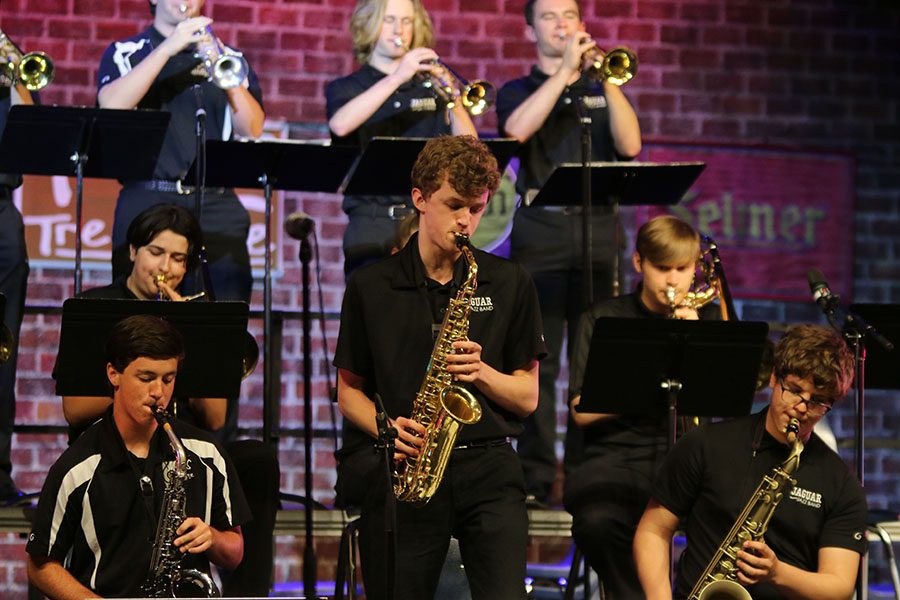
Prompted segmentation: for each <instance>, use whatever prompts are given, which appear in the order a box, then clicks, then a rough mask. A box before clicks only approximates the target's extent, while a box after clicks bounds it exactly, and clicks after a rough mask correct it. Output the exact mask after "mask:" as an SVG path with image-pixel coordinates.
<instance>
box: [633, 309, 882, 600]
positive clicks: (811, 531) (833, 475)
mask: <svg viewBox="0 0 900 600" xmlns="http://www.w3.org/2000/svg"><path fill="white" fill-rule="evenodd" d="M852 378H853V357H852V355H851V353H850V351H849V349H848V348H847V346H846V344H845V343H844V341H843V340H842V339H841V337H840V336H839V335H838V334H836V333H835V332H834V331H832V330H831V329H828V328H825V327H821V326H817V325H795V326H792V327H791V328H789V329H788V330H787V332H786V333H785V334H784V336H783V337H782V338H781V339H780V340H779V341H778V343H777V344H776V346H775V353H774V367H773V370H772V374H771V376H770V380H769V387H770V388H771V399H770V402H769V405H768V406H767V407H766V408H765V409H764V410H762V411H761V412H759V413H757V414H754V415H750V416H747V417H741V418H737V419H733V420H730V421H723V422H720V423H714V424H711V425H705V426H701V427H700V428H698V429H695V430H694V431H692V432H690V433H688V434H686V435H685V436H684V437H683V438H681V440H679V441H678V443H677V444H676V445H675V449H674V450H673V452H672V453H671V454H670V455H669V457H668V458H667V459H666V463H665V465H664V466H663V469H662V471H661V472H660V474H659V476H658V477H657V479H656V481H655V482H654V485H653V490H652V498H651V500H650V502H649V503H648V505H647V508H646V510H645V512H644V515H643V517H642V518H641V521H640V524H639V525H638V528H637V532H636V534H635V539H634V558H635V562H636V564H637V569H638V574H639V576H640V580H641V585H642V586H643V590H644V592H645V593H646V597H647V598H649V599H651V600H656V599H659V598H672V597H674V598H691V599H692V600H693V599H696V598H700V599H704V598H706V597H708V595H709V593H710V591H709V590H707V587H708V586H709V585H710V584H709V582H711V581H712V580H714V579H721V580H723V581H732V582H734V583H735V584H736V585H729V584H715V585H724V586H725V587H727V588H729V589H728V591H724V594H725V595H724V596H716V597H725V598H755V599H760V598H765V599H769V598H792V599H793V598H808V599H810V600H813V599H815V600H831V599H834V600H840V599H843V600H845V599H847V598H850V596H851V595H852V593H853V588H854V584H855V582H856V574H857V570H858V568H859V563H860V557H861V555H863V554H864V553H865V551H866V498H865V495H864V492H863V490H862V487H861V486H860V484H859V482H858V481H857V479H856V477H855V476H854V475H853V474H852V473H851V472H850V470H849V469H848V468H847V466H846V464H845V463H844V462H843V460H841V458H840V456H838V454H837V453H835V452H834V451H832V450H831V449H830V448H829V447H828V446H826V445H825V443H824V442H823V441H822V440H821V439H820V438H819V437H818V435H816V433H814V432H813V427H814V426H815V424H816V423H817V422H819V421H820V420H821V419H822V417H824V416H825V414H826V413H827V412H828V411H829V410H831V408H832V407H833V406H834V403H835V402H837V401H839V400H841V399H842V398H843V397H844V395H845V394H846V393H847V390H848V389H849V388H850V384H851V381H852ZM721 392H723V394H722V395H723V401H727V390H721ZM798 460H799V463H798ZM754 488H756V490H757V491H756V492H754ZM679 523H681V525H679ZM678 527H682V528H683V529H684V531H685V535H686V538H687V547H686V548H685V550H684V553H683V554H682V556H681V559H680V560H679V563H678V567H677V570H676V573H675V590H674V593H673V591H672V589H671V587H670V585H669V577H668V573H669V543H670V541H671V539H672V535H673V534H674V532H675V530H676V528H678ZM705 590H706V591H705ZM742 592H743V593H746V595H742Z"/></svg>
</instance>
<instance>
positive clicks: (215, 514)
mask: <svg viewBox="0 0 900 600" xmlns="http://www.w3.org/2000/svg"><path fill="white" fill-rule="evenodd" d="M183 357H184V342H183V340H182V338H181V335H180V334H179V333H178V331H177V330H176V329H175V328H174V327H173V326H172V325H171V324H169V323H168V321H166V320H164V319H161V318H159V317H153V316H149V315H135V316H131V317H127V318H126V319H123V320H122V321H120V322H119V323H117V324H116V325H115V326H114V327H113V329H112V330H111V332H110V334H109V336H108V338H107V341H106V360H107V364H106V375H107V378H108V379H109V385H110V389H111V391H112V397H113V403H112V407H111V408H109V409H107V411H106V412H105V413H104V415H103V418H102V419H100V420H99V421H97V422H96V423H94V424H93V425H92V426H91V427H90V428H89V429H88V430H87V431H85V432H84V433H83V434H82V435H81V436H80V437H79V438H78V439H77V440H75V441H74V442H73V443H72V445H71V446H69V448H67V449H66V451H65V452H63V454H62V456H60V457H59V459H58V460H57V461H56V462H55V463H54V464H53V466H52V467H51V468H50V471H49V473H48V474H47V478H46V480H45V481H44V486H43V489H42V490H41V496H40V500H39V501H38V507H37V512H36V513H35V515H34V521H33V525H32V530H31V534H30V535H29V537H28V545H27V546H26V551H27V553H28V580H29V582H30V583H31V584H33V585H34V586H35V587H37V588H38V589H39V590H40V591H41V592H43V593H44V594H45V595H46V596H47V597H49V598H50V599H51V600H62V599H75V598H78V599H82V598H93V597H97V596H101V597H113V598H114V597H142V596H147V595H150V594H148V593H147V592H146V591H145V589H144V588H142V585H144V584H145V582H147V581H148V579H149V577H148V576H149V573H150V569H149V567H150V565H151V561H152V560H154V558H157V559H158V558H159V557H167V556H172V555H174V556H180V557H181V558H180V559H179V560H177V561H172V564H171V566H169V567H167V568H165V569H163V570H162V571H163V572H162V573H158V574H156V575H157V576H156V577H155V579H159V578H160V577H162V578H163V582H165V581H167V580H172V579H177V578H178V576H179V572H185V573H187V572H189V570H195V571H196V572H197V573H199V574H202V576H200V575H197V576H195V577H192V578H191V581H194V580H196V581H197V582H198V584H199V582H201V581H203V577H208V572H209V562H210V561H211V562H213V563H214V564H217V565H220V566H222V567H225V568H228V569H233V568H235V567H236V566H237V565H238V563H240V562H241V558H242V555H243V553H244V543H243V538H242V535H241V524H242V523H244V522H245V521H246V520H247V519H248V518H249V516H250V515H249V510H248V508H247V504H246V502H245V500H244V494H243V492H242V490H241V484H240V481H238V479H237V476H236V473H235V470H234V467H233V465H232V464H231V460H230V459H229V458H228V456H227V455H226V454H225V453H224V452H223V451H222V449H221V447H220V446H219V445H218V444H217V443H216V442H215V441H214V440H213V438H212V437H211V436H210V435H209V434H208V433H206V432H204V431H202V430H200V429H197V428H195V427H192V426H190V425H188V424H186V423H183V422H180V421H177V420H173V422H172V427H173V428H174V434H175V435H176V436H177V438H179V439H180V442H181V445H182V446H183V447H184V449H185V452H186V455H187V456H186V458H187V464H188V470H189V475H190V476H189V477H187V478H184V479H183V478H177V477H175V478H173V477H170V478H166V474H167V473H169V472H171V469H172V468H173V460H174V455H173V447H174V446H173V443H172V442H171V440H170V438H169V436H168V435H167V434H166V432H165V431H164V430H163V428H162V427H160V426H159V424H158V421H157V419H156V417H155V414H154V413H155V412H156V410H157V409H162V410H165V409H167V408H168V406H169V402H170V400H171V398H172V391H173V390H174V387H175V379H176V376H177V375H178V369H179V365H180V363H181V361H182V359H183ZM182 493H183V494H184V501H183V503H182V504H180V505H178V504H177V502H176V501H177V499H178V497H179V495H180V494H182ZM173 505H174V506H173ZM178 506H180V507H181V508H182V509H183V511H184V512H183V514H179V513H180V511H179V510H178ZM161 514H168V515H170V518H165V519H163V522H164V523H165V524H166V525H168V527H164V528H162V529H164V530H165V529H169V530H171V531H165V532H164V534H163V535H160V533H159V532H158V528H157V520H158V519H159V518H160V515H161ZM173 544H174V548H175V550H174V552H172V551H171V548H172V545H173ZM156 562H163V563H166V564H168V561H159V560H157V561H156ZM191 595H193V596H201V595H203V594H202V593H200V591H199V590H197V591H194V593H192V594H191Z"/></svg>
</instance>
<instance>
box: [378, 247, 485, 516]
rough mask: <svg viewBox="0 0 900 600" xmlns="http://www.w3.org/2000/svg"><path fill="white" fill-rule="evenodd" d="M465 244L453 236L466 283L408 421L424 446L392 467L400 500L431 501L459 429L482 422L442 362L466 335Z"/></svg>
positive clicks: (470, 274)
mask: <svg viewBox="0 0 900 600" xmlns="http://www.w3.org/2000/svg"><path fill="white" fill-rule="evenodd" d="M468 243H469V238H468V237H467V236H465V235H462V234H457V237H456V245H457V246H458V247H459V249H460V251H461V252H462V254H463V256H464V257H465V260H466V264H467V267H468V269H467V274H466V280H465V282H464V283H463V285H462V286H461V287H460V288H459V291H457V293H456V296H455V297H453V298H451V299H450V305H449V306H448V307H447V312H446V313H445V314H444V321H443V323H442V324H441V330H440V332H439V333H438V336H437V339H436V340H435V342H434V349H433V350H432V352H431V359H430V360H429V361H428V368H427V370H426V373H425V379H424V381H422V385H421V387H420V388H419V392H418V393H417V394H416V398H415V400H414V401H413V409H412V414H411V415H410V417H409V418H410V419H412V420H413V421H416V422H418V423H420V424H422V425H423V426H424V427H425V436H424V439H423V440H422V447H421V448H420V449H419V456H417V457H407V458H406V459H405V460H403V461H401V462H400V463H399V464H398V465H397V466H396V467H395V469H394V495H395V496H396V497H397V499H398V500H401V501H404V502H412V503H416V504H425V503H427V502H428V501H429V500H431V498H432V496H434V493H435V492H436V491H437V488H438V486H439V485H440V483H441V479H443V477H444V471H445V470H446V468H447V461H448V460H450V452H451V451H452V450H453V445H454V443H455V442H456V436H457V435H458V434H459V430H460V428H461V427H462V426H463V425H472V424H473V423H477V422H478V421H479V420H480V419H481V405H480V404H479V403H478V400H476V399H475V397H474V396H473V395H472V393H471V392H470V391H469V390H467V389H465V388H464V387H462V386H460V385H458V384H454V383H453V376H452V375H451V374H450V373H449V372H448V371H447V361H446V356H447V355H448V354H452V353H453V352H454V350H453V342H456V341H460V340H465V339H467V336H468V334H469V313H470V312H471V310H472V298H473V297H474V295H475V289H476V287H477V281H476V277H477V275H478V264H477V263H476V262H475V257H474V255H473V254H472V251H471V250H470V249H469V246H468Z"/></svg>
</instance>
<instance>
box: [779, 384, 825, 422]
mask: <svg viewBox="0 0 900 600" xmlns="http://www.w3.org/2000/svg"><path fill="white" fill-rule="evenodd" d="M778 385H780V386H781V395H782V396H784V397H785V398H786V399H787V400H788V402H793V404H794V405H795V406H796V405H797V404H800V403H801V402H802V403H804V404H805V405H806V410H807V411H809V413H810V414H812V415H816V416H822V415H825V414H827V413H828V411H829V410H831V405H832V403H831V402H822V401H821V400H816V399H815V398H804V397H803V395H802V394H801V393H800V392H795V391H794V390H792V389H789V388H786V387H784V381H782V380H779V381H778Z"/></svg>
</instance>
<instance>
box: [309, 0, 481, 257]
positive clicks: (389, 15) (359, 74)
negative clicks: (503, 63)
mask: <svg viewBox="0 0 900 600" xmlns="http://www.w3.org/2000/svg"><path fill="white" fill-rule="evenodd" d="M350 35H351V37H352V40H353V53H354V55H355V58H356V60H357V61H358V62H359V63H360V64H361V65H362V66H361V67H360V68H359V69H358V70H357V71H355V72H354V73H351V74H350V75H347V76H345V77H341V78H340V79H336V80H334V81H332V82H331V83H329V84H328V86H327V88H326V89H325V98H326V110H327V114H328V127H329V129H330V130H331V137H332V140H333V142H334V143H335V144H344V145H352V146H358V147H360V148H363V147H364V146H365V145H366V144H367V143H368V142H369V140H371V139H372V138H373V137H375V136H390V137H435V136H438V135H446V134H451V133H452V134H456V135H459V134H470V135H477V133H476V131H475V125H474V124H473V123H472V119H471V118H470V117H469V114H468V113H467V112H466V111H465V109H464V108H463V106H462V104H461V103H460V102H456V103H455V105H454V106H453V108H448V103H447V101H446V100H443V99H441V98H439V97H435V93H434V91H433V89H429V88H427V87H425V86H424V85H422V79H421V77H422V76H423V75H424V74H428V73H436V74H438V73H441V72H442V69H441V68H440V67H438V66H435V65H434V64H433V62H434V60H435V59H436V58H437V54H436V53H435V51H434V50H432V48H431V47H432V46H433V45H434V35H433V30H432V25H431V19H430V18H429V17H428V12H427V11H426V10H425V7H424V6H423V4H422V0H358V1H357V3H356V8H355V9H354V11H353V15H352V16H351V18H350ZM452 93H454V94H458V93H459V90H456V91H454V92H452ZM343 210H344V212H345V213H347V216H348V218H349V222H348V224H347V229H346V230H345V231H344V242H343V246H344V270H345V272H346V273H350V272H351V271H352V270H353V269H355V268H357V267H359V266H362V265H364V264H368V263H370V262H374V261H376V260H379V259H381V258H384V257H385V256H388V255H389V254H390V245H391V242H392V241H393V236H394V230H395V228H396V225H397V223H398V222H399V221H400V220H401V219H403V217H404V216H406V215H408V214H410V213H412V211H413V208H412V205H411V204H410V202H409V197H404V196H345V197H344V200H343Z"/></svg>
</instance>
